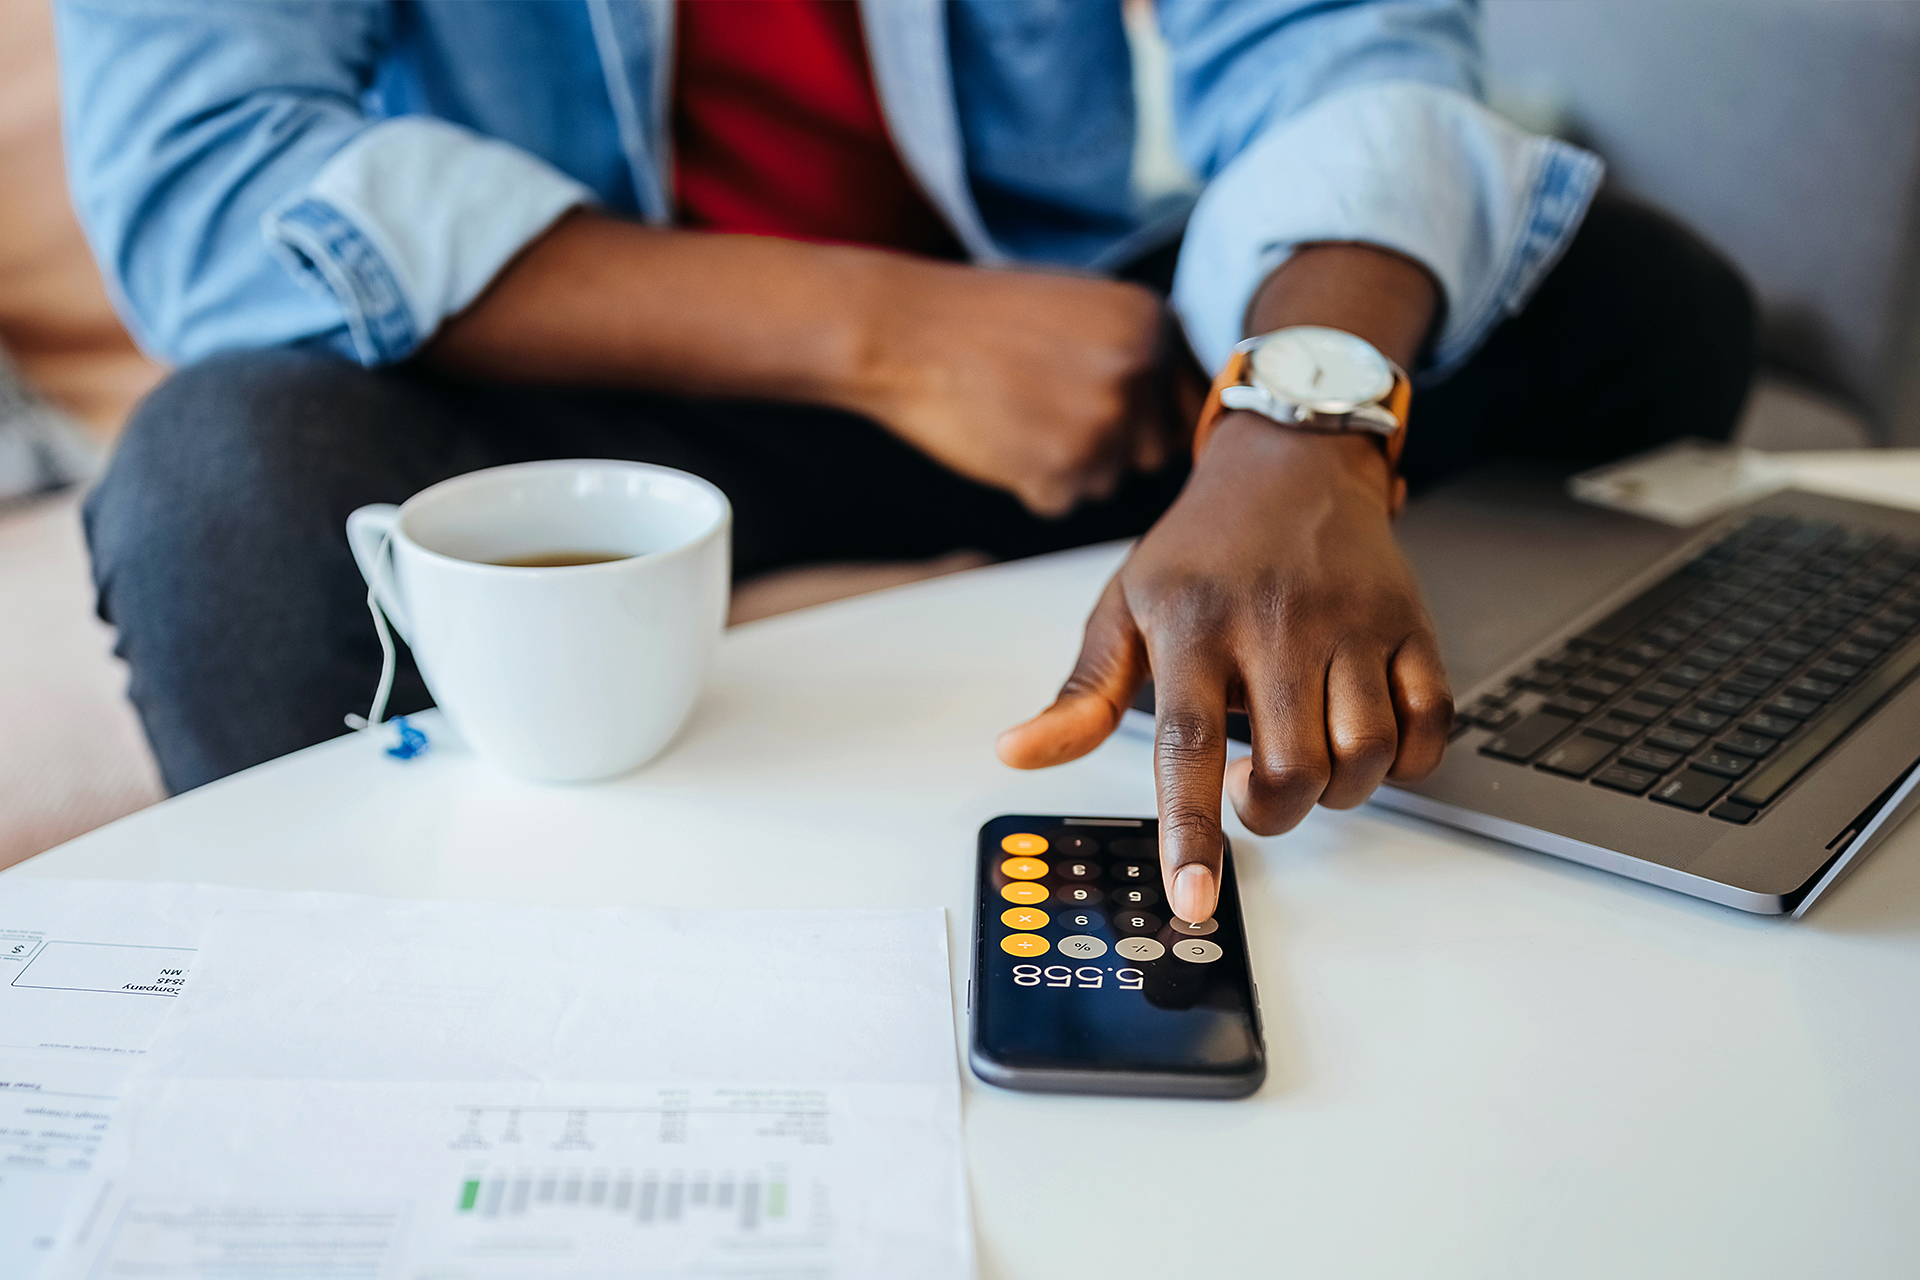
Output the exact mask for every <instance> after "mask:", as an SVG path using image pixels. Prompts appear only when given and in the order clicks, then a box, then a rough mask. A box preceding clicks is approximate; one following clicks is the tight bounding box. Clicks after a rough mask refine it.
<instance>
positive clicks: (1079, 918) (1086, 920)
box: [1054, 911, 1106, 933]
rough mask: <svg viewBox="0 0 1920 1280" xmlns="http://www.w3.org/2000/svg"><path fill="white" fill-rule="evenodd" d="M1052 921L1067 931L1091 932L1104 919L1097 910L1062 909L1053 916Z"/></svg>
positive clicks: (1103, 922) (1102, 922) (1101, 923)
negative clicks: (1058, 913)
mask: <svg viewBox="0 0 1920 1280" xmlns="http://www.w3.org/2000/svg"><path fill="white" fill-rule="evenodd" d="M1054 923H1055V924H1057V925H1059V926H1060V927H1061V928H1063V929H1065V930H1066V931H1067V932H1068V933H1091V932H1093V931H1094V930H1095V929H1098V928H1099V927H1100V926H1101V925H1103V924H1105V923H1106V921H1105V920H1103V919H1101V918H1100V913H1099V912H1098V911H1063V912H1061V913H1060V915H1058V916H1057V917H1055V918H1054Z"/></svg>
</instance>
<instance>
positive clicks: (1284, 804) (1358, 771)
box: [999, 413, 1453, 921]
mask: <svg viewBox="0 0 1920 1280" xmlns="http://www.w3.org/2000/svg"><path fill="white" fill-rule="evenodd" d="M1388 479H1389V477H1388V471H1387V465H1386V462H1385V459H1384V458H1383V457H1382V455H1381V453H1380V451H1379V449H1378V447H1377V446H1376V445H1374V443H1373V442H1372V441H1371V440H1369V439H1366V438H1364V437H1358V436H1321V435H1310V434H1306V433H1302V432H1293V431H1287V430H1283V429H1281V428H1279V427H1277V426H1276V425H1274V424H1273V423H1270V422H1267V421H1266V420H1264V419H1261V418H1258V417H1255V416H1254V415H1252V414H1246V413H1235V414H1229V415H1228V416H1227V417H1225V418H1224V419H1222V420H1221V422H1220V425H1219V427H1218V428H1217V429H1216V431H1215V432H1214V435H1213V438H1212V439H1211V441H1210V442H1209V443H1208V445H1207V448H1206V450H1205V451H1204V453H1203V454H1202V456H1201V458H1200V459H1199V461H1198V463H1197V464H1196V466H1195V469H1194V474H1193V477H1192V479H1191V480H1190V481H1189V482H1188V484H1187V487H1186V489H1185V490H1184V491H1183V492H1182V493H1181V495H1180V498H1179V500H1178V501H1176V502H1175V503H1174V505H1173V507H1172V508H1171V509H1169V510H1168V512H1167V514H1166V515H1165V516H1163V517H1162V518H1161V520H1160V522H1159V523H1158V524H1156V525H1155V526H1154V527H1153V529H1152V530H1151V531H1150V532H1149V533H1148V534H1147V535H1146V537H1145V538H1143V539H1142V540H1141V541H1140V543H1139V545H1138V546H1137V547H1136V548H1135V549H1134V551H1133V554H1132V555H1130V556H1129V557H1128V558H1127V561H1126V563H1125V564H1124V565H1122V566H1121V568H1120V571H1119V572H1118V573H1117V574H1115V575H1114V577H1113V580H1112V581H1110V582H1109V583H1108V584H1107V589H1106V592H1105V594H1103V595H1102V596H1101V598H1100V602H1099V604H1098V605H1096V606H1095V608H1094V611H1093V616H1092V618H1090V619H1089V620H1088V622H1087V631H1086V640H1085V643H1084V644H1083V646H1082V648H1081V651H1080V660H1079V662H1078V663H1077V664H1076V665H1075V667H1074V670H1073V674H1072V675H1071V676H1069V677H1068V679H1067V683H1066V685H1065V687H1064V688H1062V689H1061V691H1060V696H1059V698H1058V699H1056V700H1055V702H1054V703H1053V705H1052V706H1050V707H1048V708H1047V709H1046V710H1045V711H1043V712H1042V713H1041V714H1040V715H1039V716H1037V717H1035V718H1034V719H1032V720H1030V721H1028V722H1027V723H1025V724H1023V725H1020V726H1018V727H1016V728H1014V729H1010V730H1008V731H1007V732H1006V733H1005V734H1003V735H1002V736H1001V738H1000V742H999V752H1000V758H1001V759H1002V760H1004V761H1006V763H1008V764H1010V765H1013V766H1015V767H1016V768H1024V769H1034V768H1043V767H1045V766H1048V765H1053V764H1059V763H1062V762H1064V761H1067V760H1072V759H1075V758H1077V757H1079V756H1082V755H1084V754H1086V753H1087V752H1089V751H1091V750H1092V749H1093V748H1094V747H1096V746H1098V745H1099V744H1100V743H1101V742H1102V741H1103V740H1104V739H1105V738H1106V737H1107V736H1108V735H1109V734H1110V733H1112V731H1113V730H1114V729H1115V728H1116V727H1117V726H1118V725H1119V723H1120V717H1121V715H1122V714H1123V712H1124V711H1125V709H1126V707H1127V706H1128V705H1129V704H1131V702H1132V701H1133V696H1134V694H1135V692H1136V691H1137V690H1138V689H1139V686H1140V682H1141V681H1142V680H1144V679H1146V678H1147V676H1148V674H1149V672H1151V674H1152V676H1153V679H1154V691H1155V696H1156V702H1157V711H1156V724H1155V748H1154V764H1155V775H1156V780H1157V784H1158V792H1159V802H1160V840H1161V857H1162V861H1163V871H1164V874H1165V878H1166V886H1167V899H1168V902H1169V903H1170V905H1171V906H1172V909H1173V912H1174V914H1175V915H1177V916H1179V917H1180V918H1181V919H1184V920H1194V921H1199V920H1205V919H1208V918H1210V917H1211V916H1212V915H1213V912H1214V909H1215V905H1216V903H1217V902H1218V898H1219V874H1220V851H1221V832H1220V819H1219V814H1220V789H1221V783H1222V778H1223V774H1224V779H1225V784H1226V790H1227V794H1228V796H1229V797H1230V798H1231V799H1232V801H1233V807H1234V810H1235V812H1237V813H1238V814H1239V815H1240V820H1241V821H1242V822H1244V823H1245V824H1246V825H1247V828H1248V829H1249V830H1251V831H1254V832H1256V833H1258V834H1261V835H1276V834H1278V833H1280V832H1283V831H1287V830H1290V829H1291V828H1292V827H1293V826H1294V825H1295V824H1296V823H1298V822H1299V821H1300V819H1301V818H1303V817H1305V816H1306V814H1307V812H1308V811H1309V810H1310V809H1312V807H1313V806H1314V804H1316V803H1319V804H1324V805H1327V806H1329V807H1331V808H1350V807H1352V806H1354V805H1357V804H1359V803H1360V802H1361V801H1363V800H1365V799H1366V797H1367V796H1368V794H1370V793H1371V792H1372V791H1373V789H1374V788H1375V787H1376V786H1378V785H1379V783H1380V782H1381V780H1382V779H1383V778H1388V777H1391V778H1403V779H1404V778H1418V777H1422V776H1424V775H1425V774H1427V773H1429V772H1431V771H1432V770H1433V768H1434V767H1435V766H1436V765H1438V764H1439V762H1440V757H1441V753H1442V752H1443V751H1444V750H1445V748H1446V744H1447V735H1448V732H1449V730H1450V729H1451V726H1452V721H1453V699H1452V697H1451V695H1450V694H1449V693H1448V689H1447V679H1446V674H1445V672H1444V670H1443V669H1442V667H1441V664H1440V654H1439V647H1438V645H1437V644H1436V643H1435V641H1434V636H1433V628H1432V625H1431V623H1430V622H1429V621H1428V619H1427V615H1426V610H1425V609H1424V607H1423V606H1422V605H1421V603H1420V598H1419V592H1418V590H1417V588H1416V587H1415V585H1414V581H1413V576H1412V574H1411V572H1410V571H1409V570H1408V567H1407V564H1406V561H1405V559H1404V558H1403V557H1402V556H1401V554H1400V549H1399V547H1398V545H1397V544H1395V542H1394V540H1393V534H1392V531H1391V529H1390V528H1389V523H1388V507H1387V503H1388V498H1387V495H1388ZM1230 706H1239V707H1244V708H1245V710H1246V711H1247V713H1248V716H1249V718H1250V720H1251V721H1252V725H1253V754H1252V756H1251V757H1250V758H1248V759H1244V760H1239V761H1236V762H1235V764H1234V766H1233V768H1232V769H1227V768H1226V713H1227V710H1228V708H1229V707H1230Z"/></svg>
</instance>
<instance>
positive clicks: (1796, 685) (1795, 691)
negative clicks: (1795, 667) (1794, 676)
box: [1787, 677, 1840, 702]
mask: <svg viewBox="0 0 1920 1280" xmlns="http://www.w3.org/2000/svg"><path fill="white" fill-rule="evenodd" d="M1838 692H1840V686H1839V685H1837V684H1829V683H1828V682H1827V681H1825V680H1813V679H1809V678H1806V677H1802V678H1800V679H1798V680H1795V681H1794V682H1793V683H1792V684H1790V685H1788V686H1787V693H1788V694H1789V695H1790V696H1792V697H1795V698H1811V699H1813V700H1814V701H1815V702H1825V701H1826V700H1827V699H1829V698H1831V697H1832V696H1833V695H1834V694H1836V693H1838Z"/></svg>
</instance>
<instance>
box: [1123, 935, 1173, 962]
mask: <svg viewBox="0 0 1920 1280" xmlns="http://www.w3.org/2000/svg"><path fill="white" fill-rule="evenodd" d="M1113 953H1114V954H1115V955H1117V956H1120V957H1122V958H1123V959H1127V960H1140V961H1146V960H1158V959H1159V958H1160V957H1161V956H1163V955H1165V954H1167V949H1166V948H1165V947H1163V946H1161V945H1160V940H1159V939H1158V938H1122V939H1120V941H1118V942H1116V943H1114V944H1113Z"/></svg>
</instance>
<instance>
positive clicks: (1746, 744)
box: [1714, 729, 1780, 759]
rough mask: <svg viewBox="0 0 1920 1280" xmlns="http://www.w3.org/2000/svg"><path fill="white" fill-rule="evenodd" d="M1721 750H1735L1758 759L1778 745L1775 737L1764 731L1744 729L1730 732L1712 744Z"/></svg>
mask: <svg viewBox="0 0 1920 1280" xmlns="http://www.w3.org/2000/svg"><path fill="white" fill-rule="evenodd" d="M1714 745H1715V746H1716V747H1718V748H1720V750H1722V751H1737V752H1739V753H1740V754H1741V755H1743V756H1752V757H1754V758H1755V759H1758V758H1759V757H1761V756H1764V755H1766V754H1767V752H1769V751H1771V750H1773V749H1774V748H1775V747H1777V746H1779V745H1780V742H1779V740H1778V739H1777V738H1769V737H1767V735H1765V734H1764V733H1748V732H1746V731H1745V730H1744V729H1743V730H1741V731H1739V732H1737V733H1730V734H1728V735H1727V736H1726V737H1724V738H1722V739H1720V741H1718V742H1716V743H1715V744H1714Z"/></svg>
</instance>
